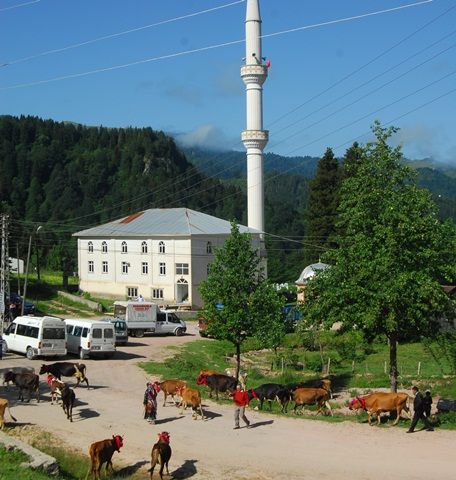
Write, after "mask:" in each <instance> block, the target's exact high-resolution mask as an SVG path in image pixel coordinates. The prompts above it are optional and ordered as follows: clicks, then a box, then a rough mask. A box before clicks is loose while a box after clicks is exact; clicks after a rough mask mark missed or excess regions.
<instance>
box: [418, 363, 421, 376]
mask: <svg viewBox="0 0 456 480" xmlns="http://www.w3.org/2000/svg"><path fill="white" fill-rule="evenodd" d="M420 373H421V362H418V372H417V375H420Z"/></svg>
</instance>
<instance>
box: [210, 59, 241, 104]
mask: <svg viewBox="0 0 456 480" xmlns="http://www.w3.org/2000/svg"><path fill="white" fill-rule="evenodd" d="M214 87H215V93H216V94H217V95H220V96H221V97H238V96H240V95H243V94H244V89H245V87H244V84H243V82H242V80H241V77H240V74H239V65H235V64H225V65H223V66H221V67H219V68H218V71H217V73H216V75H215V77H214Z"/></svg>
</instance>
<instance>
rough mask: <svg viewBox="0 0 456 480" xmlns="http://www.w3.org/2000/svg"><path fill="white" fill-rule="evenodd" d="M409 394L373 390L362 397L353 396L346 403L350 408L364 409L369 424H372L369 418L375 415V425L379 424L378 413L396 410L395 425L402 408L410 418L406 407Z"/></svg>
mask: <svg viewBox="0 0 456 480" xmlns="http://www.w3.org/2000/svg"><path fill="white" fill-rule="evenodd" d="M408 401H409V396H408V394H407V393H391V392H374V393H371V394H370V395H365V396H364V397H355V398H354V399H353V400H352V401H351V402H350V403H349V405H348V408H349V409H350V410H359V409H362V410H365V411H366V412H367V415H368V421H369V425H372V423H371V419H372V417H373V416H374V415H376V416H377V425H380V413H382V412H393V411H394V412H396V420H395V421H394V423H393V425H396V424H397V422H398V421H399V418H400V416H401V412H402V410H405V412H406V414H407V415H408V418H409V419H410V418H411V415H410V410H409V407H408Z"/></svg>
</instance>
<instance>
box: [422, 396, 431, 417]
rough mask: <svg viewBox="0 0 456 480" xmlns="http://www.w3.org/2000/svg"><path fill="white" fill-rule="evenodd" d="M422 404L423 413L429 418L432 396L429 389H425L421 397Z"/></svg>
mask: <svg viewBox="0 0 456 480" xmlns="http://www.w3.org/2000/svg"><path fill="white" fill-rule="evenodd" d="M423 404H424V414H425V415H426V418H430V416H431V409H432V397H431V392H430V390H426V392H425V394H424V398H423Z"/></svg>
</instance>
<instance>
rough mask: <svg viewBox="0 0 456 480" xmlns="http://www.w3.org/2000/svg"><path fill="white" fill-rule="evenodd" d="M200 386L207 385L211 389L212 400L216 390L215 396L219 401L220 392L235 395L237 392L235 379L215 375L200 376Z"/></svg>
mask: <svg viewBox="0 0 456 480" xmlns="http://www.w3.org/2000/svg"><path fill="white" fill-rule="evenodd" d="M196 383H197V384H198V385H207V386H208V387H209V390H210V391H209V397H210V398H212V392H213V391H214V390H215V396H216V398H217V400H218V399H219V396H218V394H219V392H222V393H226V392H228V393H233V392H234V391H235V390H236V385H237V383H238V382H237V380H236V379H235V378H234V377H229V376H228V375H223V374H221V373H214V374H213V375H200V376H199V377H198V378H197V379H196Z"/></svg>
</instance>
